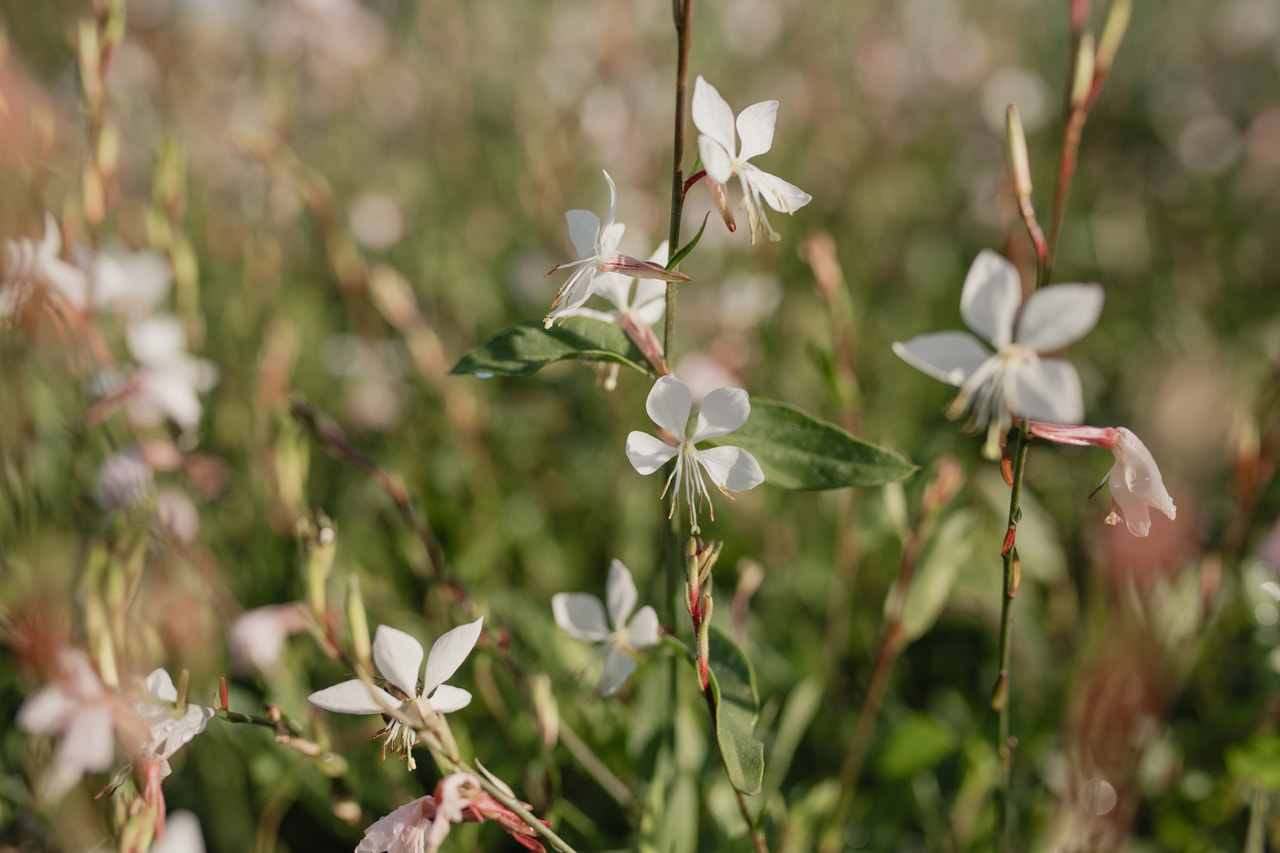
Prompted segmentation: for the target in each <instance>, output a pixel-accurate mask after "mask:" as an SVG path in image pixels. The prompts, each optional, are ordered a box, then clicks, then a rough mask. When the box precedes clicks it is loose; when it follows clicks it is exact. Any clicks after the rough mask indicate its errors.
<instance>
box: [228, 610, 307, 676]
mask: <svg viewBox="0 0 1280 853" xmlns="http://www.w3.org/2000/svg"><path fill="white" fill-rule="evenodd" d="M307 613H308V611H307V608H306V605H304V604H302V603H301V602H299V601H291V602H289V603H288V604H271V605H267V606H266V607H258V608H255V609H253V610H246V611H245V612H244V613H241V614H240V615H239V616H237V617H236V618H235V619H234V620H233V621H232V622H231V628H230V630H229V631H228V642H227V645H228V646H229V647H230V649H231V668H232V669H233V670H234V671H236V672H241V673H243V672H247V671H248V670H249V669H251V668H252V669H257V670H258V671H259V672H262V673H265V674H271V672H272V671H273V670H274V669H275V668H276V666H277V665H278V664H279V662H280V652H281V651H283V650H284V641H285V640H286V639H288V638H289V636H290V635H292V634H296V633H298V632H299V631H305V630H306V629H307Z"/></svg>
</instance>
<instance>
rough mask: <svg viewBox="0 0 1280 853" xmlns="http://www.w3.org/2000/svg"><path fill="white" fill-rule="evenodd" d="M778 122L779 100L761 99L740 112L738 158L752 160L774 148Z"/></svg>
mask: <svg viewBox="0 0 1280 853" xmlns="http://www.w3.org/2000/svg"><path fill="white" fill-rule="evenodd" d="M777 123H778V102H777V101H761V102H760V103H758V104H752V105H751V106H749V107H747V108H746V109H745V110H743V111H742V112H740V113H738V137H739V139H740V140H741V141H742V148H741V150H739V151H738V159H739V160H750V159H751V158H752V157H755V156H757V155H760V154H763V153H765V152H766V151H768V150H769V149H770V148H772V147H773V128H774V125H776V124H777ZM775 209H776V208H775Z"/></svg>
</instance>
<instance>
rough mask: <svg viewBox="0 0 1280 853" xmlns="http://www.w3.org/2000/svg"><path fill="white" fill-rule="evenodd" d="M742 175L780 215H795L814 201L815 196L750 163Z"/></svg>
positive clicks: (743, 168)
mask: <svg viewBox="0 0 1280 853" xmlns="http://www.w3.org/2000/svg"><path fill="white" fill-rule="evenodd" d="M742 175H743V176H744V177H745V178H746V179H747V182H748V183H749V184H751V186H752V187H754V188H755V191H756V192H758V193H760V197H761V198H762V199H764V201H765V204H767V205H769V206H770V207H772V208H773V209H774V210H776V211H778V212H779V213H795V212H796V211H797V210H799V209H800V208H802V207H804V206H805V205H806V204H808V203H809V202H811V201H813V196H811V195H809V194H808V193H807V192H805V191H804V190H802V189H800V188H799V187H797V186H796V185H795V184H789V183H787V182H786V181H784V180H782V178H779V177H778V176H777V175H771V174H769V173H768V172H765V171H762V170H760V169H757V168H756V167H755V166H752V165H751V164H750V163H748V164H746V165H745V166H743V167H742Z"/></svg>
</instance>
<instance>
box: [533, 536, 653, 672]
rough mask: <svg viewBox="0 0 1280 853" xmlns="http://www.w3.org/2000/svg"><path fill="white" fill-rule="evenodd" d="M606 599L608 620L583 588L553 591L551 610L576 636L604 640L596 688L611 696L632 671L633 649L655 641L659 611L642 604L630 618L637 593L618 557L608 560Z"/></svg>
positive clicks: (599, 604) (601, 606)
mask: <svg viewBox="0 0 1280 853" xmlns="http://www.w3.org/2000/svg"><path fill="white" fill-rule="evenodd" d="M605 599H606V600H607V602H608V609H609V618H608V621H607V622H606V621H605V604H604V603H602V602H601V601H600V599H599V598H596V597H595V596H594V595H590V594H588V593H585V592H559V593H556V594H555V595H553V596H552V597H551V612H552V613H553V614H555V618H556V624H557V625H559V626H560V627H561V628H563V629H564V631H565V633H567V634H568V635H569V636H571V637H573V638H574V639H575V640H582V641H584V642H587V643H603V644H604V645H603V646H601V647H600V650H599V651H598V652H597V653H596V656H597V657H599V656H601V655H603V656H604V669H602V670H601V671H600V680H599V681H598V682H597V683H596V692H597V693H599V694H600V695H601V696H612V695H613V694H614V693H616V692H617V691H618V688H620V687H621V686H622V685H623V684H625V683H626V681H627V679H628V678H630V677H631V673H632V672H634V671H635V668H636V661H635V658H634V657H632V656H631V655H632V652H634V651H636V650H638V649H647V648H649V647H650V646H656V645H657V644H658V614H657V613H656V612H655V611H654V609H653V608H652V607H650V606H649V605H645V606H644V607H641V608H640V610H639V611H638V612H637V613H636V615H635V618H634V619H632V618H631V611H632V610H635V606H636V601H637V600H638V599H639V595H638V593H637V592H636V584H635V581H634V580H632V578H631V572H630V571H628V570H627V567H626V566H624V565H622V562H621V561H620V560H614V561H613V562H612V563H610V564H609V580H608V583H607V584H606V585H605ZM628 621H629V622H630V624H628ZM610 625H612V626H613V628H612V630H611V629H610V627H609V626H610Z"/></svg>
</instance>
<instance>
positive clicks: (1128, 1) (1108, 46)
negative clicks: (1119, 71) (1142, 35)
mask: <svg viewBox="0 0 1280 853" xmlns="http://www.w3.org/2000/svg"><path fill="white" fill-rule="evenodd" d="M1132 13H1133V0H1113V2H1112V4H1111V8H1110V9H1109V10H1107V22H1106V23H1105V24H1103V25H1102V36H1101V37H1100V38H1099V39H1098V50H1097V54H1096V55H1095V57H1094V62H1093V67H1094V68H1095V69H1096V70H1097V73H1098V74H1103V75H1105V74H1106V73H1107V72H1108V71H1110V70H1111V63H1112V62H1113V61H1114V60H1115V58H1116V52H1117V51H1119V50H1120V42H1121V41H1123V40H1124V34H1125V31H1126V30H1127V29H1128V28H1129V17H1130V15H1131V14H1132Z"/></svg>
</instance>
